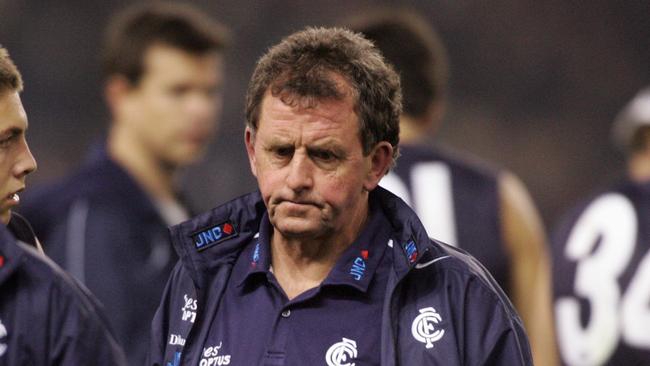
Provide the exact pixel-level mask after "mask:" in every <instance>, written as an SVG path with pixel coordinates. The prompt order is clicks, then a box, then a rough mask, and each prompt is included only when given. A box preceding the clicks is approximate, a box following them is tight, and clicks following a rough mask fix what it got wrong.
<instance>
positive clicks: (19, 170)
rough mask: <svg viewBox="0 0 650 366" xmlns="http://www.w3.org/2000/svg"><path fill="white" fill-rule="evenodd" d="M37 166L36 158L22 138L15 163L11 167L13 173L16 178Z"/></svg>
mask: <svg viewBox="0 0 650 366" xmlns="http://www.w3.org/2000/svg"><path fill="white" fill-rule="evenodd" d="M36 168H37V164H36V159H34V155H32V152H31V151H30V150H29V145H27V141H26V140H25V139H24V138H23V139H22V141H21V146H20V151H19V153H18V156H17V159H16V164H14V167H13V174H14V176H16V177H18V178H22V177H24V176H26V175H27V174H29V173H31V172H33V171H35V170H36Z"/></svg>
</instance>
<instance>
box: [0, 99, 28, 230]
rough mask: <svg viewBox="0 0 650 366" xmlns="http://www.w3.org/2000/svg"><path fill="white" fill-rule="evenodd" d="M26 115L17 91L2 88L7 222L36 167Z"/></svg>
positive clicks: (0, 182) (2, 193)
mask: <svg viewBox="0 0 650 366" xmlns="http://www.w3.org/2000/svg"><path fill="white" fill-rule="evenodd" d="M26 130H27V115H26V114H25V110H24V109H23V105H22V103H21V102H20V97H19V96H18V93H17V92H15V91H7V90H5V91H0V198H1V199H2V200H1V201H0V220H2V222H3V223H4V224H5V225H6V224H8V223H9V219H10V218H11V210H12V209H13V208H14V207H15V206H16V205H17V204H18V202H19V197H18V192H20V191H22V190H23V189H24V188H25V177H26V176H27V174H29V173H31V172H32V171H34V170H35V169H36V161H35V160H34V156H32V153H31V152H30V151H29V146H27V140H25V131H26Z"/></svg>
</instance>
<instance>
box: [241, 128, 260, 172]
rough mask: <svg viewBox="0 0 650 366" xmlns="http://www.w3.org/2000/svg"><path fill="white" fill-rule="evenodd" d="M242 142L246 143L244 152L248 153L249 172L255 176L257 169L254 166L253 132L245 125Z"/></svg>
mask: <svg viewBox="0 0 650 366" xmlns="http://www.w3.org/2000/svg"><path fill="white" fill-rule="evenodd" d="M244 143H245V144H246V152H247V153H248V162H249V163H250V165H251V173H253V175H254V176H255V177H257V169H256V167H255V163H256V161H257V160H256V158H255V132H253V130H252V129H251V128H250V127H248V126H246V131H244Z"/></svg>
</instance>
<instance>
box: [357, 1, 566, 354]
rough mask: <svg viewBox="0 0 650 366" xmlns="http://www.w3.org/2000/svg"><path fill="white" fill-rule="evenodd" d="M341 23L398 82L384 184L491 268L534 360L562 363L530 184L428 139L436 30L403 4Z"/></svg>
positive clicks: (435, 85)
mask: <svg viewBox="0 0 650 366" xmlns="http://www.w3.org/2000/svg"><path fill="white" fill-rule="evenodd" d="M345 23H346V25H347V26H349V27H351V28H352V29H353V30H355V31H357V32H361V33H363V34H364V35H365V36H366V37H367V38H368V39H370V40H371V41H373V42H374V43H375V45H376V46H377V47H378V48H379V49H380V50H381V52H382V54H383V55H384V57H386V59H387V60H388V62H390V63H391V64H392V65H393V66H394V67H395V69H396V70H397V72H398V73H399V74H400V79H401V82H402V90H403V93H404V101H403V104H404V110H403V113H402V117H401V119H400V129H401V130H400V141H401V147H400V153H401V157H400V159H399V162H398V164H397V166H396V167H395V169H394V170H393V171H391V173H389V174H388V175H387V176H386V177H385V178H384V179H383V180H382V181H381V182H380V185H381V186H383V187H384V188H387V189H388V190H390V191H391V192H393V193H395V194H397V195H398V196H400V197H401V198H402V199H404V200H405V201H406V202H407V203H408V204H409V205H410V206H411V207H413V209H414V210H415V211H416V212H417V213H418V216H419V218H420V219H421V220H422V223H423V224H424V227H425V228H426V229H427V233H429V235H431V236H432V237H433V238H436V239H439V240H441V241H443V242H446V243H448V244H451V245H454V246H458V247H460V248H462V249H464V250H466V251H468V252H469V253H470V254H472V255H473V256H475V257H476V258H477V259H478V260H479V261H480V262H481V263H483V264H484V265H485V266H486V268H487V269H488V270H489V271H490V273H491V274H492V275H493V276H494V278H495V279H496V280H497V282H498V283H499V284H500V285H501V286H502V287H503V288H504V289H506V292H507V294H508V295H509V297H510V298H511V299H512V300H513V302H514V304H515V307H516V308H517V310H518V311H519V313H520V314H521V317H522V319H523V321H524V324H525V326H526V331H527V333H528V336H529V337H530V341H531V346H532V349H533V356H534V359H535V363H536V364H537V365H555V364H557V355H556V346H555V342H554V339H553V334H554V332H553V326H552V324H553V322H552V311H551V279H550V267H549V257H548V253H547V246H546V245H547V244H546V237H545V232H544V228H543V224H542V222H541V219H540V217H539V214H538V212H537V209H536V207H535V205H534V204H533V201H532V199H531V197H530V196H529V194H528V192H527V190H526V188H525V187H524V185H523V183H522V182H521V181H520V180H519V179H518V178H517V177H516V176H515V175H514V174H512V173H511V172H508V171H506V170H503V169H493V168H491V167H489V166H488V165H487V164H486V163H484V162H481V161H479V160H477V159H475V158H472V157H467V156H466V154H464V153H463V154H461V153H459V152H457V151H453V150H450V149H447V148H442V147H440V146H437V144H434V143H432V142H431V141H430V139H429V138H428V137H429V136H430V134H431V132H432V131H435V130H436V129H437V128H438V127H439V124H440V122H441V121H442V119H443V114H444V111H445V107H446V98H447V79H448V63H447V52H446V50H445V48H444V45H443V43H442V41H441V40H440V38H439V36H438V34H437V33H436V32H435V30H434V29H433V28H432V27H431V26H430V25H429V24H428V23H427V22H426V21H425V20H424V19H423V18H422V17H421V16H419V15H418V14H416V13H414V12H412V11H410V10H408V9H402V8H397V9H393V8H382V9H378V10H375V11H370V12H368V13H366V14H364V15H361V16H357V17H353V18H352V19H349V20H348V21H346V22H345Z"/></svg>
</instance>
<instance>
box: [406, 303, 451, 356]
mask: <svg viewBox="0 0 650 366" xmlns="http://www.w3.org/2000/svg"><path fill="white" fill-rule="evenodd" d="M441 320H442V317H441V316H440V314H438V313H437V312H436V309H434V308H431V307H429V308H424V309H420V315H418V316H417V317H416V318H415V320H413V324H412V325H411V333H412V334H413V337H414V338H415V340H417V341H418V342H422V343H425V344H426V345H427V348H433V342H436V341H438V340H440V338H442V336H443V335H445V330H444V329H436V326H435V325H436V324H438V323H439V322H440V321H441Z"/></svg>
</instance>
